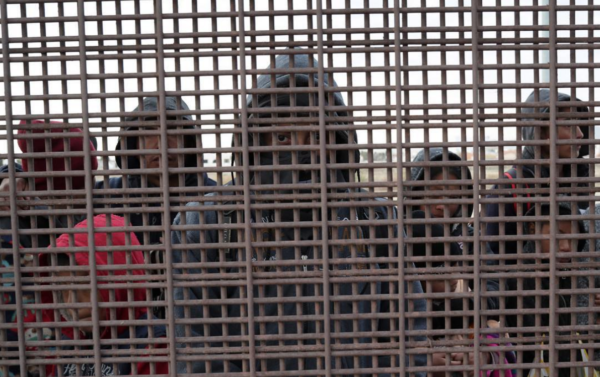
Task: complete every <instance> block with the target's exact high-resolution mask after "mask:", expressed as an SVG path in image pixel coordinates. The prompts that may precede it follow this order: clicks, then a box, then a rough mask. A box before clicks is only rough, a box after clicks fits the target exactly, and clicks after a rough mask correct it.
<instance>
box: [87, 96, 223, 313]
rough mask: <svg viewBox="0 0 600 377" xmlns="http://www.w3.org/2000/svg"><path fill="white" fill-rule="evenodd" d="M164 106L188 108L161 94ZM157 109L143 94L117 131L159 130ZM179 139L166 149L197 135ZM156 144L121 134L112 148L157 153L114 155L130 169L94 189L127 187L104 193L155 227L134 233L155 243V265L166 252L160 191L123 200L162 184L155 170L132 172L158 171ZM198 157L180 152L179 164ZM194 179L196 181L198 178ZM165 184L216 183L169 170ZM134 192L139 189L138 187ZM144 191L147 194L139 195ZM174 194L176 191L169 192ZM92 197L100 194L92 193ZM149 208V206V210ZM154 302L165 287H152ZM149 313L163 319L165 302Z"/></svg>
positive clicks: (192, 163)
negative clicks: (132, 201) (134, 200)
mask: <svg viewBox="0 0 600 377" xmlns="http://www.w3.org/2000/svg"><path fill="white" fill-rule="evenodd" d="M165 107H166V111H168V112H173V111H184V110H189V108H188V106H187V104H186V103H185V102H184V101H183V100H182V99H178V98H176V97H166V98H165ZM158 111H159V103H158V98H157V97H146V98H144V100H143V101H142V107H141V109H140V108H139V107H138V108H136V109H135V110H133V112H132V115H131V116H129V117H127V118H125V123H126V124H131V125H127V126H123V128H122V130H123V131H125V132H128V133H131V132H136V131H137V132H142V131H146V132H148V131H154V132H158V131H159V128H158V127H156V126H152V125H151V124H150V123H153V124H156V122H157V120H158V119H159V117H158V114H157V112H158ZM146 112H147V113H151V114H148V116H143V113H146ZM178 120H180V121H187V122H191V121H193V118H192V116H191V115H177V116H175V115H171V114H168V113H167V122H175V121H178ZM145 122H148V123H149V124H148V126H147V127H145V126H144V123H145ZM183 129H188V130H191V129H194V126H192V125H186V126H183ZM182 137H183V145H181V146H180V145H179V144H178V136H176V135H169V136H168V137H167V145H168V148H180V147H183V148H186V149H192V148H196V147H197V144H196V136H195V135H184V136H182ZM160 148H161V143H160V137H159V136H157V135H141V136H138V135H134V136H129V135H128V136H124V137H122V138H121V139H120V140H119V142H118V143H117V145H116V148H115V149H116V151H123V152H127V151H136V150H153V151H155V152H157V153H142V154H138V153H136V154H127V155H124V156H121V155H117V156H115V159H116V163H117V166H118V167H119V168H120V169H123V170H127V171H129V172H128V173H126V174H122V175H119V176H116V177H112V178H108V176H104V179H103V180H101V181H98V182H96V186H95V188H96V189H104V188H109V189H122V188H127V189H131V190H132V192H129V193H127V194H123V193H122V192H118V193H117V194H109V195H110V198H117V199H120V201H119V202H118V203H113V204H111V207H112V208H120V207H130V208H131V207H134V208H136V211H135V212H133V213H131V212H124V213H123V215H124V216H125V217H126V218H127V219H128V221H129V222H130V223H131V225H133V226H135V227H142V226H146V227H152V228H154V229H152V230H150V231H148V230H143V231H142V230H140V231H136V232H135V233H136V236H137V238H138V240H139V241H140V242H141V243H142V244H144V245H157V248H156V249H155V250H152V251H151V252H150V254H151V259H152V262H153V263H155V264H164V262H165V260H166V259H165V256H164V251H163V250H162V249H160V245H162V244H163V231H162V227H161V225H162V224H163V216H164V212H163V210H162V208H160V207H161V206H162V205H164V199H163V198H162V197H161V194H160V193H154V194H147V203H149V204H127V198H141V197H142V196H143V195H142V194H139V193H136V192H135V191H136V190H139V189H141V188H143V187H148V188H159V187H162V186H161V185H164V184H165V182H163V177H162V176H161V173H160V172H158V173H157V172H152V173H143V174H142V173H140V174H137V173H136V171H137V170H140V169H143V168H145V169H155V170H158V169H159V168H160V167H161V166H160V165H161V155H160V154H159V153H158V151H159V150H160ZM178 157H180V156H178V155H177V154H169V155H168V161H169V168H177V167H179V161H178ZM199 158H200V159H201V158H202V154H198V153H197V152H195V151H194V152H193V153H186V154H185V155H184V156H183V167H186V168H193V167H196V166H198V163H197V161H198V159H199ZM199 177H201V179H200V180H199ZM168 184H169V187H179V186H185V187H187V188H192V187H202V186H214V185H216V182H215V181H213V180H212V179H210V178H209V177H208V175H207V174H206V173H187V174H177V173H170V175H169V181H168ZM138 192H139V191H138ZM144 195H146V194H144ZM173 195H177V194H173ZM186 195H197V192H188V193H187V194H186ZM96 197H97V198H98V197H99V195H97V196H96ZM149 208H151V210H149ZM117 213H119V212H118V210H117ZM176 215H177V212H175V211H173V212H171V214H170V218H169V219H168V221H169V223H172V222H173V219H174V218H175V216H176ZM153 272H155V273H159V274H160V273H162V271H156V270H153ZM152 296H153V300H155V301H164V299H165V294H164V289H162V288H155V289H153V293H152ZM154 314H155V315H157V316H158V317H161V318H164V315H165V314H164V306H156V307H155V308H154Z"/></svg>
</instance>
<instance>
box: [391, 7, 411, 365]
mask: <svg viewBox="0 0 600 377" xmlns="http://www.w3.org/2000/svg"><path fill="white" fill-rule="evenodd" d="M394 57H395V59H394V64H395V67H394V74H395V76H396V77H395V79H396V173H397V175H396V180H397V182H396V183H397V186H396V189H397V192H398V196H397V203H398V219H397V225H396V226H397V227H398V233H397V237H398V240H397V242H398V258H399V260H398V312H399V313H398V314H399V316H400V318H399V322H400V323H399V326H398V329H399V330H400V335H399V337H400V338H399V342H398V359H399V362H400V376H405V375H406V362H405V361H406V356H405V355H406V354H407V353H406V344H405V342H406V340H405V339H406V329H405V328H404V323H405V321H406V315H405V312H404V306H405V305H404V300H406V296H405V295H404V290H405V289H406V288H405V287H406V282H405V279H404V184H403V183H404V182H403V179H402V171H403V169H404V164H403V163H402V148H403V145H402V83H401V78H402V70H401V64H402V62H401V60H400V0H395V1H394ZM390 307H391V306H390ZM390 320H393V318H392V319H390ZM392 364H393V363H392Z"/></svg>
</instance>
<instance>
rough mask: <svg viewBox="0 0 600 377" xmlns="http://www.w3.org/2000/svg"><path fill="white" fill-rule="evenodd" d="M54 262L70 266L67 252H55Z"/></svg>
mask: <svg viewBox="0 0 600 377" xmlns="http://www.w3.org/2000/svg"><path fill="white" fill-rule="evenodd" d="M56 263H58V265H59V266H70V265H71V259H70V258H69V255H68V254H65V253H59V254H56Z"/></svg>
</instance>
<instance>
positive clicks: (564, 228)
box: [529, 221, 573, 263]
mask: <svg viewBox="0 0 600 377" xmlns="http://www.w3.org/2000/svg"><path fill="white" fill-rule="evenodd" d="M529 233H530V234H535V224H533V223H531V224H530V226H529ZM542 234H544V235H549V234H550V223H545V224H544V225H543V226H542ZM558 234H573V232H572V231H571V222H570V221H559V222H558ZM550 242H551V239H550V237H544V239H543V240H541V241H540V243H541V247H542V250H541V251H542V253H544V254H550ZM557 242H558V252H559V253H570V252H572V250H571V249H572V248H571V240H566V239H565V240H557ZM556 260H557V262H559V263H569V262H570V261H571V258H561V257H560V254H559V255H558V256H557V259H556Z"/></svg>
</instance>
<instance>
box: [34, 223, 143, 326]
mask: <svg viewBox="0 0 600 377" xmlns="http://www.w3.org/2000/svg"><path fill="white" fill-rule="evenodd" d="M110 219H111V224H110V227H112V228H117V229H118V228H123V227H124V226H125V221H124V219H123V218H122V217H119V216H116V215H110ZM92 226H93V227H94V230H95V231H94V242H95V245H96V246H100V247H102V246H107V245H108V240H109V236H108V233H106V232H105V231H103V228H106V227H107V226H108V224H107V215H98V216H96V217H94V219H93V225H92ZM87 228H88V220H84V221H82V222H80V223H79V224H77V225H76V226H75V229H87ZM129 236H130V241H131V242H130V245H131V246H139V245H140V243H139V242H138V239H137V238H136V236H135V234H134V233H130V235H129ZM73 238H74V242H73V243H72V242H71V241H70V235H69V234H63V235H61V236H60V237H58V238H57V240H56V246H57V248H72V247H79V248H81V247H83V248H87V247H88V246H89V243H88V233H87V232H83V233H76V234H74V236H73ZM110 240H111V245H112V246H125V245H127V241H126V234H125V233H124V232H113V233H110ZM70 254H71V255H70ZM110 254H111V256H112V262H111V263H110V265H111V266H117V265H125V264H127V263H128V255H129V257H130V261H131V262H130V263H131V264H132V265H137V264H144V256H143V254H142V252H141V251H113V252H110ZM90 255H93V256H94V257H95V259H96V266H107V265H109V253H108V252H106V251H96V250H88V251H82V252H74V253H71V252H69V251H68V250H66V251H65V252H64V253H59V254H58V261H59V265H61V264H62V265H70V264H71V263H70V260H74V262H75V264H76V265H77V266H89V264H90ZM42 264H47V261H43V262H42ZM83 274H84V275H85V274H89V272H84V273H83ZM96 274H97V276H107V275H109V271H107V270H97V271H96ZM110 274H111V276H116V277H115V279H114V281H113V283H114V282H118V281H119V278H118V276H122V275H128V274H130V275H145V272H144V270H142V269H136V268H135V267H133V266H131V268H127V269H119V270H114V271H110ZM141 282H142V281H136V283H138V284H139V283H141ZM107 283H109V282H108V281H102V282H99V284H100V285H102V284H107ZM121 284H122V285H123V287H122V288H117V289H111V290H110V291H112V292H114V300H111V297H110V296H111V295H110V291H109V290H108V289H102V288H100V289H99V290H98V293H99V300H100V301H101V302H105V303H107V302H128V301H146V288H133V289H131V288H128V287H127V283H125V282H122V283H121ZM67 289H68V288H67V287H65V289H64V290H61V291H60V293H59V295H58V296H59V299H61V300H63V301H64V302H72V301H73V300H72V299H70V295H71V293H70V292H68V291H67ZM128 291H131V292H132V296H131V297H129V295H128ZM77 292H78V294H79V293H82V294H83V295H84V297H85V294H86V293H87V294H89V291H77ZM65 296H66V297H65ZM78 297H79V296H78ZM101 310H102V311H103V312H102V313H101V317H102V318H103V319H105V320H109V319H111V316H110V309H108V308H104V309H101ZM114 310H115V312H116V318H112V319H114V320H119V321H122V320H129V319H134V318H129V309H128V308H126V307H119V308H115V309H114ZM73 311H74V309H70V310H62V311H61V312H62V313H63V317H65V318H66V319H69V320H70V319H72V318H71V317H74V315H73V313H72V312H73ZM133 312H134V315H135V318H136V319H139V318H141V317H142V316H143V315H145V314H146V313H147V309H146V308H144V307H136V308H134V309H133ZM79 313H84V314H80V315H79V316H80V320H85V319H84V318H81V317H82V315H83V316H86V315H88V314H89V315H91V312H90V311H89V310H88V311H87V312H82V311H79ZM86 313H87V314H86ZM89 320H91V318H90V319H89ZM122 330H123V329H122V328H119V329H118V331H119V332H121V331H122ZM67 334H69V332H67ZM101 336H102V337H107V336H110V329H109V328H105V329H102V330H101Z"/></svg>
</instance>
